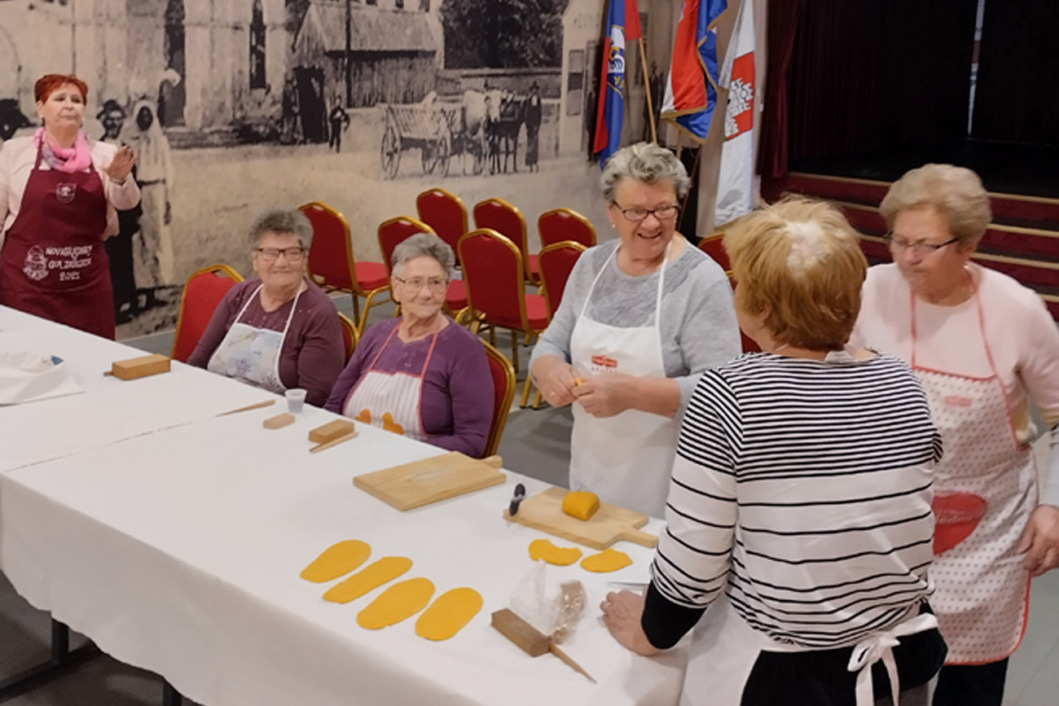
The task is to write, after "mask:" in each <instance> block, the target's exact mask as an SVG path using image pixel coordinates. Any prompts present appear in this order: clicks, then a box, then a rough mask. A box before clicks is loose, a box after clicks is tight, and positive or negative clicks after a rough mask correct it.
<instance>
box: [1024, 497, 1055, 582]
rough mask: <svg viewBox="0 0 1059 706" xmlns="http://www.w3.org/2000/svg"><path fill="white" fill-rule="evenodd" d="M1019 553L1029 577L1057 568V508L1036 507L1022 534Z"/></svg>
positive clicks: (1048, 506)
mask: <svg viewBox="0 0 1059 706" xmlns="http://www.w3.org/2000/svg"><path fill="white" fill-rule="evenodd" d="M1019 553H1020V554H1025V555H1026V556H1025V558H1024V559H1023V563H1024V564H1025V565H1026V570H1027V571H1029V572H1030V575H1031V576H1040V575H1041V574H1043V573H1045V572H1046V571H1051V570H1052V569H1054V568H1055V567H1056V566H1059V508H1055V507H1052V506H1051V505H1038V506H1037V509H1036V510H1034V511H1033V514H1032V515H1030V521H1029V523H1028V524H1027V525H1026V529H1025V530H1024V531H1023V532H1022V540H1021V541H1020V542H1019Z"/></svg>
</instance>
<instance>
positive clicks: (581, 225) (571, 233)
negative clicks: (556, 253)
mask: <svg viewBox="0 0 1059 706" xmlns="http://www.w3.org/2000/svg"><path fill="white" fill-rule="evenodd" d="M537 234H538V235H539V236H540V239H541V248H542V250H543V248H546V247H548V246H549V245H552V244H554V243H561V242H563V241H564V240H572V241H574V242H575V243H581V244H582V245H584V246H585V247H586V248H590V247H592V246H593V245H595V244H596V229H595V228H594V227H593V226H592V223H591V222H589V220H588V219H587V218H585V217H584V216H582V215H581V214H580V213H578V212H577V211H573V210H571V209H569V208H556V209H552V210H551V211H545V212H544V213H542V214H541V215H540V218H538V219H537Z"/></svg>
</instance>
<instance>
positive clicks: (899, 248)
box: [883, 231, 959, 255]
mask: <svg viewBox="0 0 1059 706" xmlns="http://www.w3.org/2000/svg"><path fill="white" fill-rule="evenodd" d="M883 238H884V239H885V240H886V242H887V243H889V244H890V249H891V250H893V251H895V252H904V251H906V250H911V251H912V252H913V253H916V254H919V255H930V254H931V253H936V252H937V251H938V250H941V249H942V248H943V247H945V246H946V245H952V244H953V243H955V242H956V241H957V240H959V238H950V239H949V240H946V241H945V242H944V243H925V242H923V241H922V240H919V241H917V242H914V243H910V242H908V241H907V240H902V239H901V238H896V237H894V234H893V231H890V232H889V233H887V234H886V235H884V236H883Z"/></svg>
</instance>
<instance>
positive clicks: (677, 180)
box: [599, 142, 691, 203]
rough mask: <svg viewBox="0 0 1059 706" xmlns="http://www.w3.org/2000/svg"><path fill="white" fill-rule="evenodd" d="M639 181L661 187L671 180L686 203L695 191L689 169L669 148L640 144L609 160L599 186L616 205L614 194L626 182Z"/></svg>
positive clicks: (626, 148) (613, 155) (604, 196)
mask: <svg viewBox="0 0 1059 706" xmlns="http://www.w3.org/2000/svg"><path fill="white" fill-rule="evenodd" d="M626 178H628V179H635V180H636V181H642V182H644V183H646V184H657V183H658V182H660V181H663V180H667V181H669V182H670V183H671V184H673V190H674V191H676V193H677V198H678V199H680V200H683V199H684V197H685V196H687V195H688V191H690V190H691V179H690V178H689V177H688V170H687V169H685V168H684V165H683V164H682V163H681V161H680V160H679V159H677V157H676V155H674V154H673V153H672V152H670V151H669V150H667V149H666V148H665V147H660V146H659V145H656V144H653V143H650V142H638V143H637V144H635V145H629V146H628V147H622V148H621V149H620V150H618V151H617V152H615V153H614V154H612V155H611V157H610V159H608V160H607V166H605V167H604V168H603V176H601V177H600V180H599V183H600V186H601V187H602V188H603V198H605V199H606V200H607V202H608V203H614V192H615V191H616V190H617V188H618V182H620V181H621V180H622V179H626Z"/></svg>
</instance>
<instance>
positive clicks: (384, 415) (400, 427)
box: [342, 326, 438, 441]
mask: <svg viewBox="0 0 1059 706" xmlns="http://www.w3.org/2000/svg"><path fill="white" fill-rule="evenodd" d="M399 328H400V326H395V327H394V329H393V331H391V332H390V335H389V336H388V337H387V338H386V341H385V342H384V343H383V344H382V348H380V349H379V352H378V353H377V354H376V355H375V357H374V358H373V359H372V361H371V363H370V364H369V365H368V370H367V372H366V373H364V374H363V375H361V376H360V380H359V381H358V382H357V384H356V385H354V386H353V389H352V390H351V391H350V393H349V396H348V397H347V398H346V404H345V405H344V406H343V407H342V414H344V415H345V416H347V417H351V418H353V419H356V420H357V421H358V422H363V423H364V424H370V425H372V426H373V427H378V428H380V429H385V430H386V431H392V432H394V433H395V434H403V435H404V436H407V437H409V438H412V439H418V440H419V441H425V440H426V438H427V433H426V432H425V431H424V430H423V414H422V402H423V377H424V376H425V375H426V372H427V366H428V365H430V358H431V356H433V355H434V346H435V345H436V344H437V342H438V334H436V333H435V334H434V335H433V337H432V338H431V341H430V350H429V351H427V357H426V360H424V361H423V367H422V368H421V369H420V370H419V374H417V375H416V374H412V373H402V372H396V373H390V372H382V371H379V370H376V369H375V364H376V363H377V362H378V361H379V358H381V357H382V354H383V352H384V351H385V350H386V346H388V345H390V341H391V340H393V337H394V336H395V335H396V334H397V330H398V329H399Z"/></svg>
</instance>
